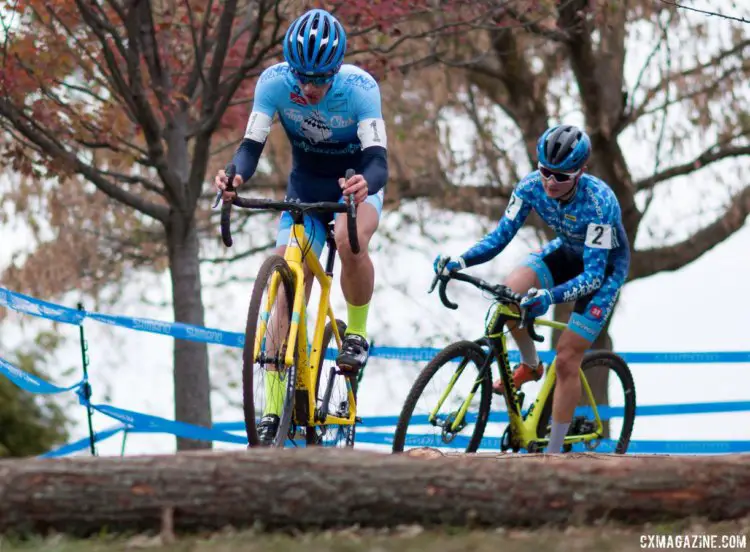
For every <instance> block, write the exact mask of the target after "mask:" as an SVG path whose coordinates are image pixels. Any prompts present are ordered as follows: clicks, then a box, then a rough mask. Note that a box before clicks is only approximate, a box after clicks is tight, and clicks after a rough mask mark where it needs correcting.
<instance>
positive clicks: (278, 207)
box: [214, 163, 360, 255]
mask: <svg viewBox="0 0 750 552" xmlns="http://www.w3.org/2000/svg"><path fill="white" fill-rule="evenodd" d="M224 172H225V173H226V175H227V179H228V180H229V181H228V182H227V186H226V191H227V192H234V191H235V188H234V177H235V175H236V174H237V167H236V166H235V165H234V163H229V164H228V165H227V166H226V168H225V169H224ZM354 174H355V172H354V169H347V171H346V176H345V177H346V179H347V180H349V179H350V178H351V177H352V176H354ZM221 195H222V192H219V193H218V194H217V196H216V202H215V203H214V206H216V205H217V204H218V201H219V199H221ZM348 199H349V201H348V202H347V203H339V202H334V201H318V202H314V203H302V202H301V201H276V200H273V199H264V198H246V197H240V196H238V195H235V197H234V198H232V201H225V202H224V203H223V204H222V206H221V239H222V241H223V242H224V245H225V246H227V247H232V232H231V229H230V227H231V225H230V220H229V217H230V215H231V212H232V205H236V206H237V207H242V208H244V209H270V210H273V211H290V212H294V213H296V214H300V215H301V214H302V213H304V212H306V211H312V212H317V213H347V217H346V227H347V233H348V234H349V245H350V246H351V248H352V253H354V254H355V255H356V254H357V253H359V251H360V247H359V236H358V235H357V205H356V203H355V202H354V194H349V198H348Z"/></svg>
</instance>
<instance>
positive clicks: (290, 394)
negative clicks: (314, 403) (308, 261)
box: [242, 255, 297, 447]
mask: <svg viewBox="0 0 750 552" xmlns="http://www.w3.org/2000/svg"><path fill="white" fill-rule="evenodd" d="M276 273H278V274H279V277H280V278H281V283H280V285H279V287H278V291H277V294H276V297H277V300H278V298H279V297H281V295H282V294H284V296H285V297H286V302H287V313H286V314H287V317H288V323H289V324H290V323H291V319H292V309H293V307H294V274H293V273H292V271H291V269H290V268H289V265H288V264H287V262H286V260H285V259H284V258H283V257H281V256H280V255H272V256H271V257H269V258H267V259H266V260H265V261H264V262H263V265H261V267H260V270H259V271H258V276H257V278H256V280H255V284H254V285H253V292H252V295H251V297H250V307H249V308H248V315H247V326H246V327H245V345H244V348H243V351H242V399H243V400H242V406H243V411H244V415H245V431H246V433H247V441H248V444H249V445H250V446H258V445H259V444H260V442H259V439H258V431H257V427H256V425H255V418H256V414H255V398H254V395H253V379H254V374H253V368H254V366H255V359H254V358H253V348H254V345H255V335H256V333H257V330H258V319H259V317H260V313H261V312H262V308H263V307H264V304H263V303H264V297H263V293H264V291H265V290H266V289H267V288H268V287H269V286H270V284H271V279H272V277H273V275H274V274H276ZM287 328H288V326H287ZM289 345H290V344H288V343H287V346H289ZM292 346H294V347H295V351H294V363H293V364H292V366H287V367H286V372H287V373H286V379H285V381H286V386H287V389H286V396H285V399H284V404H283V406H282V410H281V415H280V416H279V429H278V431H277V432H276V437H275V438H274V441H273V443H272V444H271V446H274V447H283V446H284V443H285V442H286V440H287V435H288V433H289V424H290V423H291V419H292V412H293V410H294V390H295V387H296V382H297V350H296V344H292Z"/></svg>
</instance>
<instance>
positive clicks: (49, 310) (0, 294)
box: [0, 288, 750, 364]
mask: <svg viewBox="0 0 750 552" xmlns="http://www.w3.org/2000/svg"><path fill="white" fill-rule="evenodd" d="M0 306H5V307H8V308H11V309H14V310H17V311H19V312H24V313H27V314H31V315H34V316H39V317H42V318H48V319H50V320H56V321H59V322H66V323H68V324H76V325H80V324H81V323H82V322H83V320H84V318H86V317H88V318H91V319H92V320H95V321H97V322H100V323H103V324H109V325H112V326H120V327H123V328H129V329H131V330H136V331H142V332H148V333H157V334H161V335H168V336H171V337H174V338H177V339H184V340H188V341H199V342H203V343H215V344H218V345H225V346H228V347H235V348H242V347H243V346H244V342H245V336H244V334H242V333H237V332H227V331H224V330H219V329H215V328H205V327H201V326H194V325H191V324H183V323H180V322H164V321H161V320H153V319H149V318H137V317H131V316H119V315H110V314H101V313H97V312H86V311H79V310H76V309H71V308H68V307H64V306H61V305H56V304H54V303H49V302H47V301H42V300H40V299H36V298H34V297H30V296H28V295H23V294H21V293H16V292H14V291H10V290H8V289H5V288H0ZM440 350H441V349H439V348H435V347H390V346H380V345H375V344H373V345H372V347H371V349H370V356H371V357H373V358H382V359H390V360H401V361H408V362H427V361H429V360H431V359H432V358H433V357H434V356H435V355H436V354H437V353H438V352H440ZM336 354H337V352H336V351H335V350H334V349H327V350H326V353H325V357H326V358H327V359H329V360H330V359H333V358H334V357H335V355H336ZM554 354H555V353H554V351H540V352H539V357H540V358H541V360H543V361H544V362H547V363H549V362H551V361H552V359H553V358H554ZM618 354H619V355H620V356H621V357H622V358H623V359H624V360H625V361H626V362H632V363H647V364H665V363H669V364H688V363H689V364H706V363H750V351H708V352H694V353H690V352H688V353H683V352H664V353H641V352H623V353H618ZM508 356H509V359H510V361H511V362H517V361H518V360H519V353H518V351H516V350H511V351H508Z"/></svg>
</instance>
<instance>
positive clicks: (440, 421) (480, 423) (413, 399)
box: [393, 341, 492, 452]
mask: <svg viewBox="0 0 750 552" xmlns="http://www.w3.org/2000/svg"><path fill="white" fill-rule="evenodd" d="M486 358H487V355H486V354H485V352H484V350H482V348H481V347H480V346H479V345H477V344H476V343H474V342H472V341H458V342H456V343H453V344H451V345H448V346H447V347H446V348H445V349H443V350H442V351H440V352H439V353H438V354H437V355H436V356H435V358H433V359H432V360H431V361H430V362H429V363H428V364H427V366H425V367H424V369H423V370H422V372H421V373H420V374H419V376H418V377H417V379H416V381H415V382H414V385H413V386H412V388H411V391H409V395H408V396H407V397H406V400H405V401H404V406H403V408H402V410H401V415H400V416H399V419H398V424H397V426H396V433H395V434H394V436H393V452H403V450H404V449H405V448H412V447H450V448H454V449H455V448H462V449H464V450H465V451H466V452H476V450H477V449H478V448H479V445H480V443H481V441H482V437H483V436H484V429H485V427H486V426H487V420H488V419H489V415H490V403H491V402H492V381H491V377H490V370H486V372H485V373H484V374H483V375H482V379H481V381H479V385H478V387H477V390H476V392H475V394H474V396H473V398H472V401H471V403H470V405H469V408H468V410H467V411H466V414H465V416H464V418H463V421H462V422H461V423H460V424H459V426H458V427H457V428H456V429H453V428H452V427H451V426H452V424H453V422H454V421H455V419H456V416H457V415H458V413H459V409H460V408H461V405H462V404H463V403H464V400H465V398H466V397H467V396H468V394H469V393H470V391H471V390H472V389H473V387H474V386H475V384H476V383H477V377H478V375H479V371H480V369H481V368H482V366H483V364H484V362H485V359H486ZM451 382H453V385H452V387H451V388H450V391H447V390H448V388H449V387H450V386H451ZM441 398H442V399H443V401H442V404H440V400H441ZM438 404H440V407H439V408H438V409H437V413H436V415H435V416H434V418H433V419H432V420H430V414H431V413H432V412H433V411H434V410H435V409H436V407H437V406H438Z"/></svg>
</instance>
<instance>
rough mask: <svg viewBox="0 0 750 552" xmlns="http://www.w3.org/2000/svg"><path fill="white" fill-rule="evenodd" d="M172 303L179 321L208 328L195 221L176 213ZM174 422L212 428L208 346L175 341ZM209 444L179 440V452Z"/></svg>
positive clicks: (170, 232) (171, 240) (170, 234)
mask: <svg viewBox="0 0 750 552" xmlns="http://www.w3.org/2000/svg"><path fill="white" fill-rule="evenodd" d="M167 241H168V248H169V267H170V274H171V277H172V304H173V308H174V319H175V321H176V322H182V323H185V324H194V325H196V326H204V325H205V317H204V309H203V300H202V298H201V275H200V263H199V245H200V244H199V241H198V235H197V232H196V228H195V219H192V218H189V217H187V216H186V215H185V213H179V212H176V211H173V212H172V213H171V216H170V223H169V224H168V225H167ZM173 374H174V401H175V419H176V420H179V421H181V422H186V423H190V424H195V425H199V426H203V427H211V386H210V381H209V374H208V348H207V347H206V344H205V343H200V342H195V341H186V340H180V339H175V340H174V371H173ZM211 446H212V444H211V442H209V441H195V440H191V439H184V438H177V450H194V449H206V448H211Z"/></svg>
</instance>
